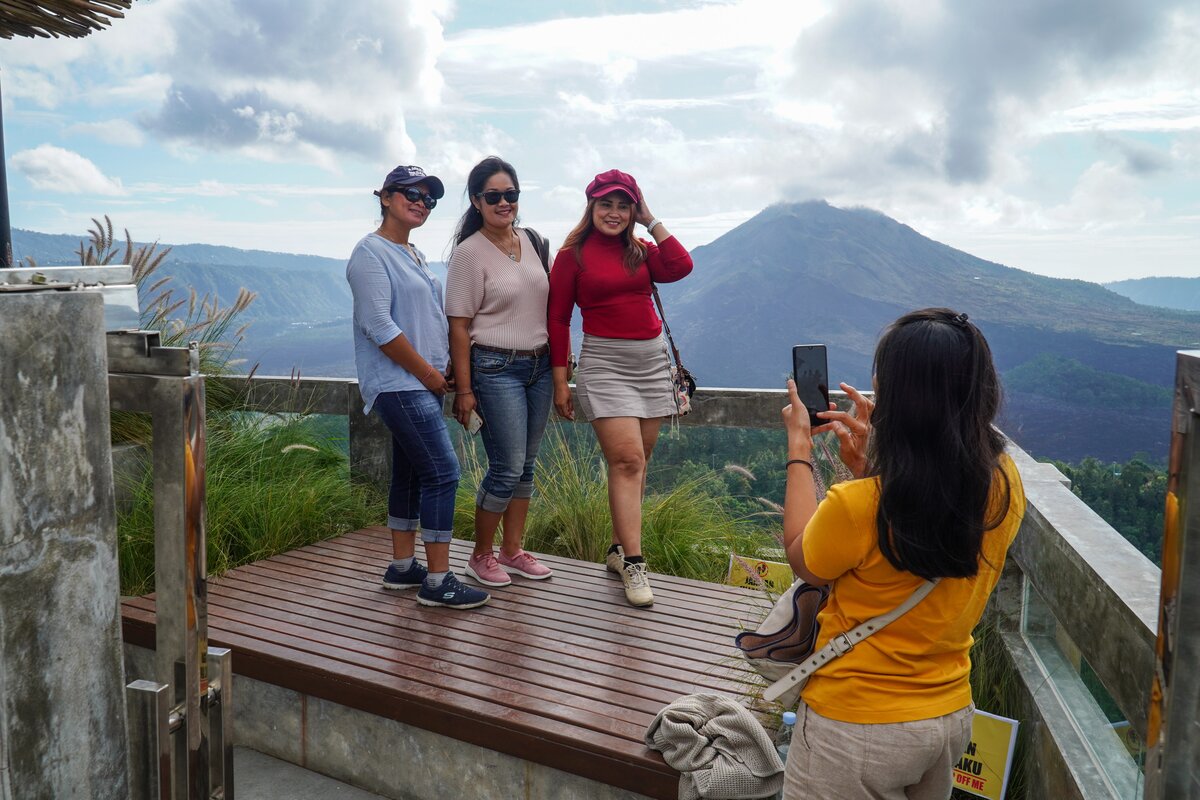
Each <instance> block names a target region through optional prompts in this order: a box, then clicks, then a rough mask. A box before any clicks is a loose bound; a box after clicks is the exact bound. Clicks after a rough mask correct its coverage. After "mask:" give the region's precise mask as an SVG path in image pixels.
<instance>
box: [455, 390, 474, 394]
mask: <svg viewBox="0 0 1200 800" xmlns="http://www.w3.org/2000/svg"><path fill="white" fill-rule="evenodd" d="M455 394H475V393H474V392H472V391H471V390H470V389H463V390H461V391H458V392H455Z"/></svg>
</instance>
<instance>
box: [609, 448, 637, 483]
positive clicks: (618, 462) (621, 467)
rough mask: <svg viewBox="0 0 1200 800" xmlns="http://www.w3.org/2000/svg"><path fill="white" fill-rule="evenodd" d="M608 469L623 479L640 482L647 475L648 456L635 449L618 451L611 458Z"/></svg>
mask: <svg viewBox="0 0 1200 800" xmlns="http://www.w3.org/2000/svg"><path fill="white" fill-rule="evenodd" d="M608 469H609V472H615V473H617V474H619V475H621V476H623V477H628V478H638V479H639V480H640V479H641V477H642V475H644V474H645V473H646V454H645V453H643V452H642V450H641V448H635V447H630V448H625V449H621V450H618V451H617V452H615V453H613V454H611V455H610V456H609V459H608Z"/></svg>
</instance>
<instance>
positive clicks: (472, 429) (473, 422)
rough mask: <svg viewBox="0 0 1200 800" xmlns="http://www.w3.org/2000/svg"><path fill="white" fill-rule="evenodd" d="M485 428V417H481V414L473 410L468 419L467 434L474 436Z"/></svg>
mask: <svg viewBox="0 0 1200 800" xmlns="http://www.w3.org/2000/svg"><path fill="white" fill-rule="evenodd" d="M482 427H483V417H481V416H479V412H477V411H475V409H471V415H470V416H468V417H467V433H469V434H471V435H472V436H474V435H475V434H477V433H479V429H480V428H482Z"/></svg>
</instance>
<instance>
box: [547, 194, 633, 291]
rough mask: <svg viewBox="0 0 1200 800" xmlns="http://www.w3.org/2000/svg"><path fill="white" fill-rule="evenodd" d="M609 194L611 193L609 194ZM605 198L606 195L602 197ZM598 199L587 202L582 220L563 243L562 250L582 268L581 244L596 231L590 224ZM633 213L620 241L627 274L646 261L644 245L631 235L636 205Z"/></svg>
mask: <svg viewBox="0 0 1200 800" xmlns="http://www.w3.org/2000/svg"><path fill="white" fill-rule="evenodd" d="M610 194H611V192H610ZM604 196H605V197H607V196H608V195H604ZM598 199H599V198H596V197H593V198H590V199H589V200H588V203H587V207H586V208H584V210H583V219H581V220H579V224H578V225H576V226H575V227H574V228H573V229H572V230H571V232H570V233H568V234H567V238H566V239H565V240H564V241H563V246H562V249H563V250H570V251H571V252H572V253H574V254H575V263H576V264H578V265H579V267H580V269H582V268H583V243H584V242H585V241H587V238H588V237H589V236H591V235H592V232H593V231H594V230H596V226H595V224H594V223H593V222H592V212H593V211H594V210H595V208H596V200H598ZM632 205H633V213H632V214H631V215H630V217H629V224H628V225H627V226H625V230H623V231H621V241H622V243H623V244H624V249H625V257H624V259H623V261H624V262H625V269H626V270H628V271H629V274H631V275H632V274H633V273H634V272H637V268H638V267H639V266H641V264H642V262H643V261H645V260H646V252H647V248H646V245H645V244H644V243H643V242H642V240H641V239H639V238H637V237H636V236H634V235H633V220H634V219H635V218H636V217H637V203H633V204H632Z"/></svg>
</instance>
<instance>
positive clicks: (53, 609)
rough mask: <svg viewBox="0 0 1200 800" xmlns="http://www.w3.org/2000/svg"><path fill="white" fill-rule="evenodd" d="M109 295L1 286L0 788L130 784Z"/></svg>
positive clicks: (66, 790)
mask: <svg viewBox="0 0 1200 800" xmlns="http://www.w3.org/2000/svg"><path fill="white" fill-rule="evenodd" d="M108 414H109V411H108V376H107V364H106V350H105V337H104V324H103V298H102V297H101V296H100V295H99V294H90V293H81V292H37V293H21V294H12V293H7V294H3V295H0V799H2V800H26V798H28V799H29V800H33V798H38V799H39V800H40V799H41V798H56V800H68V799H69V798H80V800H85V799H86V800H109V799H110V798H127V797H128V796H129V789H128V780H127V777H126V770H127V751H126V744H125V742H126V739H125V703H124V685H125V681H124V670H123V666H122V659H121V640H120V627H119V621H120V620H119V612H118V605H117V601H118V581H117V553H116V527H117V526H116V515H115V512H114V507H113V486H112V464H111V460H110V454H109V416H108Z"/></svg>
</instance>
